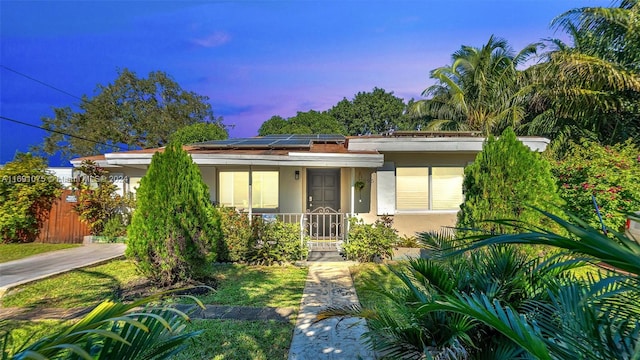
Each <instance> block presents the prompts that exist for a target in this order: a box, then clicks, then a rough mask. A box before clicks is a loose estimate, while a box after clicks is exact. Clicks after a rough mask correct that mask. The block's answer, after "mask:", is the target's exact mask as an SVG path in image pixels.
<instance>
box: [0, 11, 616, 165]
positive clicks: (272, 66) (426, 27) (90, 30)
mask: <svg viewBox="0 0 640 360" xmlns="http://www.w3.org/2000/svg"><path fill="white" fill-rule="evenodd" d="M610 5H611V1H603V0H582V1H578V0H458V1H448V0H447V1H444V0H422V1H404V0H399V1H391V0H387V1H383V0H377V1H365V0H359V1H356V0H343V1H338V0H325V1H303V0H298V1H285V0H268V1H267V0H263V1H180V2H178V1H142V0H140V1H6V0H0V65H1V66H0V115H1V116H3V117H6V118H10V119H13V120H18V121H21V122H24V123H28V124H32V125H34V126H40V125H41V124H42V123H41V118H42V117H51V116H53V108H55V107H64V106H71V107H75V106H77V105H78V103H79V100H78V98H79V97H82V96H84V95H87V96H89V97H91V96H94V95H95V94H96V87H97V85H98V84H102V85H106V84H108V83H111V82H113V81H114V80H115V79H116V77H117V71H118V69H123V68H127V69H129V70H132V71H134V72H136V74H137V75H138V76H139V77H146V76H147V75H148V73H149V72H151V71H158V70H159V71H163V72H166V73H167V74H169V75H170V76H171V77H172V78H173V79H174V80H175V81H176V82H177V83H178V84H179V85H180V86H181V87H182V88H183V89H185V90H188V91H193V92H196V93H198V94H200V95H205V96H207V97H209V101H210V103H211V105H212V107H213V111H214V113H215V115H216V116H222V117H223V118H224V123H225V124H226V125H228V126H229V133H230V136H231V137H250V136H255V135H257V131H258V128H259V127H260V125H261V124H262V122H264V121H266V120H268V119H269V118H270V117H272V116H274V115H280V116H282V117H285V118H287V117H291V116H295V115H296V113H297V112H298V111H309V110H317V111H323V110H327V109H330V108H331V107H332V106H333V105H335V104H336V103H337V102H339V101H340V100H342V99H343V98H347V99H352V98H353V97H354V95H355V94H357V93H358V92H361V91H372V90H373V88H374V87H378V88H382V89H385V90H386V91H389V92H391V91H392V92H393V93H394V95H396V96H398V97H401V98H403V99H405V100H406V101H408V100H409V99H411V98H414V99H421V98H422V96H421V93H422V91H423V90H424V89H425V88H426V87H428V86H429V85H431V84H432V83H433V82H432V81H431V79H430V78H429V72H430V71H431V70H433V69H435V68H437V67H440V66H444V65H448V64H450V62H451V54H452V53H453V52H455V51H456V50H458V49H459V48H460V46H462V45H470V46H475V47H480V46H482V45H483V44H484V43H486V42H487V40H488V39H489V37H490V36H491V35H495V36H497V37H501V38H504V39H506V40H507V41H508V42H509V44H510V45H511V46H512V47H513V48H514V49H515V50H520V49H522V48H523V47H524V46H526V45H527V44H530V43H534V42H539V41H541V40H542V39H546V38H561V39H566V35H565V34H563V33H562V32H559V31H555V30H554V29H552V28H550V26H549V25H550V22H551V20H552V19H553V18H554V17H556V16H557V15H560V14H561V13H563V12H565V11H567V10H569V9H573V8H577V7H583V6H610ZM46 135H47V134H46V132H45V131H44V130H40V129H37V128H34V127H29V126H26V125H21V124H17V123H14V122H10V121H8V120H5V119H0V164H4V163H6V162H8V161H11V160H12V159H13V158H14V156H15V154H16V152H17V151H20V152H26V151H29V149H30V147H31V146H34V145H39V144H41V143H42V142H43V139H44V138H45V136H46ZM49 164H50V166H69V162H68V161H67V160H63V159H60V157H59V156H53V157H51V158H49Z"/></svg>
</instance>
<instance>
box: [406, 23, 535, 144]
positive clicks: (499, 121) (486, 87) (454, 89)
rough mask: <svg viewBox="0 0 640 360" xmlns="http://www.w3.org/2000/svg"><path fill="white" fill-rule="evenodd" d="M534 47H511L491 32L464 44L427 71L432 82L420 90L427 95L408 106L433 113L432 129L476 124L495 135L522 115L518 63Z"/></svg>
mask: <svg viewBox="0 0 640 360" xmlns="http://www.w3.org/2000/svg"><path fill="white" fill-rule="evenodd" d="M536 50H537V47H536V45H529V46H527V47H525V48H524V49H522V50H521V51H520V52H518V53H515V52H514V51H513V49H511V47H510V46H509V45H508V43H507V41H506V40H504V39H499V38H496V37H494V36H491V37H490V38H489V40H488V41H487V43H486V44H484V45H483V46H482V47H480V48H477V47H473V46H466V45H465V46H462V47H461V48H460V50H458V51H456V52H455V53H454V54H453V55H452V60H453V63H452V64H451V65H448V66H443V67H440V68H437V69H435V70H433V71H431V78H433V79H435V80H436V84H434V85H432V86H430V87H428V88H427V89H426V90H424V92H423V95H425V96H428V97H429V98H428V99H426V100H421V101H418V102H416V103H415V105H414V106H413V107H412V109H411V111H412V113H414V114H417V115H427V116H430V117H432V118H433V120H432V121H431V122H429V123H428V124H427V129H430V130H457V131H460V130H476V131H481V132H482V133H483V134H484V135H491V134H493V135H498V134H500V132H502V130H504V129H505V128H506V127H507V126H513V127H515V126H517V125H519V124H520V122H521V121H522V120H523V119H524V118H525V102H524V97H523V96H522V92H521V88H522V85H521V81H519V80H520V72H519V71H518V70H517V66H518V65H519V64H522V63H523V62H524V61H526V60H527V59H528V58H529V57H530V56H531V55H532V54H534V53H535V52H536Z"/></svg>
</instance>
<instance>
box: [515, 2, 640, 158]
mask: <svg viewBox="0 0 640 360" xmlns="http://www.w3.org/2000/svg"><path fill="white" fill-rule="evenodd" d="M617 3H618V4H619V5H618V6H617V7H610V8H604V7H583V8H577V9H573V10H569V11H567V12H565V13H563V14H561V15H560V16H558V17H557V18H556V19H554V21H553V23H552V26H553V27H555V28H556V29H560V30H564V31H566V32H567V34H568V35H569V36H570V38H571V40H572V44H567V43H564V42H563V41H561V40H558V39H550V40H548V41H547V42H546V45H545V46H546V47H547V48H550V51H548V52H546V53H545V54H544V56H543V58H544V60H545V61H543V62H541V63H540V64H538V65H535V66H532V67H531V68H529V69H527V72H528V75H529V78H530V79H531V83H530V84H531V89H532V92H531V93H530V95H531V97H530V105H531V106H530V110H531V113H532V116H531V121H530V122H529V124H527V131H528V132H529V133H530V134H535V135H543V136H549V137H551V138H552V139H554V142H553V143H552V144H551V145H552V148H553V149H554V150H555V151H556V152H557V153H558V156H562V154H563V153H564V151H565V150H566V147H567V145H568V143H569V141H570V140H573V141H579V140H580V139H581V138H588V139H591V140H595V141H598V142H600V143H602V144H605V145H610V144H615V143H617V142H623V141H625V140H627V139H638V138H639V135H640V125H638V124H639V121H638V119H640V108H638V106H637V103H638V101H639V100H640V45H638V44H640V35H638V34H639V33H640V28H639V26H640V25H638V24H639V23H640V21H639V20H638V19H640V3H639V2H638V1H637V0H620V1H617Z"/></svg>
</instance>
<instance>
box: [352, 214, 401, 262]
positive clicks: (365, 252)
mask: <svg viewBox="0 0 640 360" xmlns="http://www.w3.org/2000/svg"><path fill="white" fill-rule="evenodd" d="M347 239H348V241H347V242H346V243H345V244H344V246H343V250H344V252H345V255H346V257H347V259H350V260H356V261H360V262H371V261H374V260H376V259H380V260H384V259H390V258H391V256H392V255H393V247H394V245H395V244H396V243H397V241H398V233H397V231H396V230H395V229H394V228H393V220H392V219H391V218H390V217H388V216H385V217H382V218H380V219H378V220H376V222H375V223H373V224H365V223H364V221H362V220H358V219H357V218H355V217H352V218H349V233H348V236H347Z"/></svg>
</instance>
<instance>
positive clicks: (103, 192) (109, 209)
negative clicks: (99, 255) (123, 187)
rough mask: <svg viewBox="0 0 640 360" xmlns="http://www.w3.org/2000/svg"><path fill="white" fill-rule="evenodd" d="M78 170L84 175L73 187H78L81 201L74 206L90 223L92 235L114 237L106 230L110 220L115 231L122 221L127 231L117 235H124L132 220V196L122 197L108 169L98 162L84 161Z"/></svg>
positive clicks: (85, 221)
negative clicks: (118, 223)
mask: <svg viewBox="0 0 640 360" xmlns="http://www.w3.org/2000/svg"><path fill="white" fill-rule="evenodd" d="M78 170H79V171H81V172H82V173H83V174H84V175H83V176H79V177H77V178H75V181H74V184H73V188H74V189H75V190H77V196H78V202H77V203H76V205H75V206H74V207H73V208H74V210H75V211H76V212H77V213H78V216H79V217H80V220H82V221H83V222H84V223H86V224H87V226H88V227H89V230H90V232H91V235H104V236H111V235H110V234H104V233H103V232H104V230H105V227H106V224H107V223H109V222H111V224H110V225H109V226H110V227H111V228H110V229H109V231H110V232H113V230H114V226H115V225H116V224H117V222H120V223H121V224H122V227H123V229H124V231H121V232H122V234H119V235H117V236H124V235H125V234H126V225H127V224H128V223H129V221H130V219H131V209H132V208H133V205H134V202H133V198H132V197H131V196H120V195H119V194H118V193H117V192H118V187H117V186H116V184H115V183H114V182H113V180H112V178H111V177H109V171H107V170H105V169H104V168H102V167H99V166H98V165H97V164H96V163H95V162H93V161H90V160H85V161H83V162H82V164H81V166H80V167H79V168H78ZM112 219H113V220H112Z"/></svg>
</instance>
